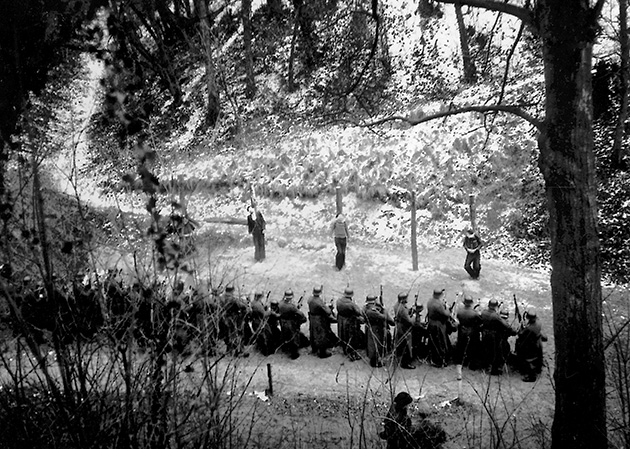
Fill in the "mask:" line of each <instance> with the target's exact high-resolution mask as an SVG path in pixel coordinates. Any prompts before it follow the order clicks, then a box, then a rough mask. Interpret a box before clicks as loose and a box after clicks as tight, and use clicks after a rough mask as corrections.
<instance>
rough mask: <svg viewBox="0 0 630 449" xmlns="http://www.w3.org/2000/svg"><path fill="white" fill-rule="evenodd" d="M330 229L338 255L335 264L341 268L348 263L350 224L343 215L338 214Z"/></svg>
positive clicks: (338, 268)
mask: <svg viewBox="0 0 630 449" xmlns="http://www.w3.org/2000/svg"><path fill="white" fill-rule="evenodd" d="M330 231H331V233H332V235H333V237H334V239H335V247H336V248H337V255H336V256H335V266H336V268H337V270H341V269H342V268H343V266H344V265H345V264H346V247H347V245H348V237H349V234H348V225H347V224H346V219H345V218H344V216H343V215H341V214H337V216H336V217H335V220H334V221H333V222H332V225H331V226H330Z"/></svg>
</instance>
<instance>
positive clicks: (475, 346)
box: [455, 295, 481, 369]
mask: <svg viewBox="0 0 630 449" xmlns="http://www.w3.org/2000/svg"><path fill="white" fill-rule="evenodd" d="M472 304H473V299H472V296H470V295H466V296H465V297H464V308H463V309H459V310H458V311H457V321H459V326H458V328H457V344H456V346H455V363H456V364H458V365H466V366H468V367H469V368H470V369H477V368H479V367H480V363H479V362H480V360H479V357H480V353H479V350H480V345H481V315H480V314H479V313H478V312H477V311H476V310H475V309H474V308H473V305H472Z"/></svg>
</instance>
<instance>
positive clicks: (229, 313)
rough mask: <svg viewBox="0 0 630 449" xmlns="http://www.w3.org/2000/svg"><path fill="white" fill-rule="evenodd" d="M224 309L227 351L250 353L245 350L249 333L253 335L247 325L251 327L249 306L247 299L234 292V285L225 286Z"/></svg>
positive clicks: (224, 334)
mask: <svg viewBox="0 0 630 449" xmlns="http://www.w3.org/2000/svg"><path fill="white" fill-rule="evenodd" d="M221 306H222V309H223V320H222V321H223V323H224V332H223V341H224V342H225V346H226V348H227V351H228V352H230V353H232V354H234V355H241V354H242V355H244V356H247V355H248V354H247V353H246V352H244V351H245V349H244V348H245V343H246V340H248V339H249V338H248V334H250V335H251V330H249V332H247V331H246V326H247V327H249V323H248V322H247V317H248V315H249V307H248V305H247V301H245V300H244V299H243V298H240V297H238V296H236V295H235V294H234V287H233V286H232V285H228V286H226V287H225V295H224V296H223V303H222V304H221Z"/></svg>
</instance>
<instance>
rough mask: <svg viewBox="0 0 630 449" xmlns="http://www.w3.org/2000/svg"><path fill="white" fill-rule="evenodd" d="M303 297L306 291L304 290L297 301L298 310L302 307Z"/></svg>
mask: <svg viewBox="0 0 630 449" xmlns="http://www.w3.org/2000/svg"><path fill="white" fill-rule="evenodd" d="M304 295H306V290H304V293H303V294H302V296H300V299H298V302H297V308H298V309H299V308H301V307H302V301H304Z"/></svg>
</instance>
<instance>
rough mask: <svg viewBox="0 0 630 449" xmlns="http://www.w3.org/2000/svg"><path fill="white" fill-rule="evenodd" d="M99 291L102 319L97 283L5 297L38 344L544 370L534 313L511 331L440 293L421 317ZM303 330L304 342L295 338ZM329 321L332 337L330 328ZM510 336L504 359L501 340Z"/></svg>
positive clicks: (497, 318)
mask: <svg viewBox="0 0 630 449" xmlns="http://www.w3.org/2000/svg"><path fill="white" fill-rule="evenodd" d="M2 278H3V279H4V278H6V279H7V280H8V279H10V278H11V276H4V275H3V276H2ZM103 287H104V288H103V290H102V294H103V297H104V298H105V304H104V306H105V307H104V309H105V310H106V313H105V315H102V314H101V313H100V312H101V311H102V308H101V306H99V301H98V299H97V298H98V295H99V290H100V289H99V288H98V284H93V283H91V282H85V281H84V280H83V281H82V280H76V282H73V283H72V284H71V285H70V287H68V291H67V292H62V291H61V290H57V289H55V290H54V293H55V298H52V299H49V298H47V295H46V292H45V290H43V289H42V288H41V286H37V285H34V284H33V283H32V282H29V281H27V280H26V278H25V280H24V282H23V283H22V284H21V285H15V288H10V289H9V290H11V291H13V294H12V296H14V297H15V298H16V302H18V304H19V306H20V309H21V314H22V317H23V318H24V319H25V321H26V322H27V324H28V326H29V327H30V329H31V330H32V332H33V333H34V334H35V337H36V340H38V341H39V342H40V343H43V342H44V341H45V338H44V334H43V330H44V329H50V330H53V331H54V332H58V333H60V334H61V336H62V337H63V338H64V339H70V340H73V339H76V338H90V337H91V336H93V335H95V334H96V333H97V332H98V331H99V329H100V328H101V327H102V326H103V325H105V326H106V327H108V328H110V329H111V330H112V331H113V336H114V337H115V338H116V339H118V340H121V341H124V340H126V339H128V337H129V336H131V337H133V338H134V340H135V341H136V342H137V343H138V344H139V345H141V346H142V345H148V344H149V343H150V341H158V342H163V344H164V346H165V347H170V348H172V349H174V350H176V351H179V352H181V353H185V352H186V351H190V350H191V348H190V347H191V345H192V344H194V342H195V341H196V342H201V344H202V345H203V347H204V348H205V349H206V350H207V351H208V353H216V352H217V350H218V343H219V341H223V342H224V344H225V347H226V351H227V352H228V353H230V354H232V355H247V352H246V350H245V348H246V347H247V346H249V345H254V346H255V347H256V348H257V349H258V350H259V351H260V352H261V353H262V354H263V355H270V354H272V353H275V352H276V351H283V352H285V353H287V354H288V356H289V357H291V358H292V359H297V358H298V357H299V356H300V349H301V348H305V347H308V346H310V347H311V350H312V353H313V354H315V355H317V356H318V357H320V358H326V357H329V356H330V355H331V349H333V348H335V347H340V348H341V349H342V351H343V353H344V354H345V355H346V356H347V357H348V358H349V359H350V360H353V361H354V360H359V359H362V356H361V354H362V352H360V351H364V350H365V354H366V356H367V360H368V361H369V363H370V365H371V366H372V367H381V366H383V365H384V364H385V363H388V362H392V361H395V362H396V363H398V364H399V365H400V366H401V367H402V368H405V369H414V368H415V366H414V361H416V360H420V361H428V362H430V363H431V364H432V365H434V366H437V367H443V366H446V365H447V364H448V363H450V362H454V363H455V364H456V365H457V370H458V375H459V376H461V367H462V366H467V367H468V368H470V369H483V370H487V371H488V372H490V373H491V374H502V372H503V371H504V369H505V366H507V365H511V366H512V367H513V368H516V369H517V370H519V371H521V372H522V373H523V375H524V377H523V379H524V380H526V381H535V380H536V378H537V376H538V375H539V374H540V373H541V371H542V367H543V350H542V342H543V341H546V340H547V338H546V337H545V335H544V334H543V333H542V331H541V325H540V322H539V321H538V319H537V316H536V313H535V311H533V310H531V309H530V310H529V311H528V312H526V313H525V314H524V316H523V317H522V320H521V319H520V318H521V317H520V314H518V311H516V312H517V315H518V317H519V321H520V325H519V326H518V328H513V327H512V326H511V325H510V323H509V322H508V318H507V317H506V316H505V315H503V316H502V308H501V307H500V305H499V304H498V303H497V301H496V300H490V301H489V302H488V305H487V308H485V309H484V310H482V311H479V310H478V309H479V308H480V305H479V304H477V305H474V304H473V303H474V301H473V299H472V297H471V296H469V295H464V296H463V301H460V303H459V304H457V301H455V302H453V304H452V305H451V307H450V308H449V307H447V304H446V299H445V298H446V294H445V291H444V290H443V289H438V290H435V291H434V292H433V295H432V297H431V298H430V299H429V300H428V301H427V303H426V315H425V314H423V313H422V312H423V310H424V309H425V305H423V304H421V305H419V304H418V295H416V297H415V301H414V304H413V305H411V306H409V305H408V299H409V298H408V294H407V293H400V294H399V295H398V301H397V303H396V304H395V306H394V308H393V313H392V314H390V313H389V311H388V310H387V309H386V308H385V307H384V306H383V296H382V293H381V294H380V295H379V296H376V295H368V296H367V297H366V299H365V304H364V305H363V306H362V307H361V306H359V305H358V304H357V303H356V302H355V300H354V292H353V291H352V289H350V288H346V289H345V291H344V294H343V296H342V297H341V298H339V299H337V301H336V302H335V301H333V300H330V302H328V303H326V302H325V300H324V297H323V292H322V290H323V288H322V286H317V287H315V288H313V291H312V295H311V296H310V297H309V298H308V300H307V309H308V310H307V312H306V313H304V312H303V311H302V310H301V305H302V301H303V299H304V296H302V297H301V298H300V299H299V300H298V301H297V302H296V301H295V300H294V294H293V292H292V291H291V290H287V291H286V292H285V293H284V296H283V298H282V299H281V300H280V301H278V300H276V299H271V300H269V293H267V295H266V296H265V295H264V294H263V293H262V292H256V293H255V294H254V295H253V298H252V300H251V301H250V300H249V299H248V298H246V297H243V296H240V295H237V294H236V292H235V289H234V287H233V286H232V285H228V286H226V288H225V291H224V292H223V293H221V292H220V291H219V290H218V289H212V290H211V291H210V292H208V294H204V293H203V292H201V291H200V289H188V290H186V289H185V288H184V285H183V283H178V284H176V286H175V287H174V288H173V290H172V292H171V293H170V294H166V292H165V290H164V288H163V287H160V286H153V287H142V286H140V285H139V284H137V283H134V284H133V285H132V286H126V285H125V284H124V283H123V282H122V280H121V279H119V278H117V276H116V273H109V274H108V276H106V278H105V280H104V283H103ZM7 291H8V290H7ZM456 306H457V307H456ZM307 322H308V323H309V325H308V336H306V335H305V334H303V333H302V332H301V327H302V325H304V324H305V323H307ZM335 323H336V325H337V333H336V334H335V332H333V328H332V325H333V324H335ZM392 328H393V329H394V332H393V335H392V332H391V329H392ZM453 334H456V336H457V337H456V343H455V345H453V344H452V342H451V335H453ZM515 335H516V342H515V350H514V351H512V349H511V346H510V343H509V341H508V338H510V337H512V336H515ZM392 356H394V357H392Z"/></svg>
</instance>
